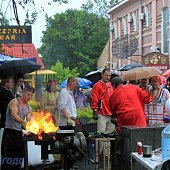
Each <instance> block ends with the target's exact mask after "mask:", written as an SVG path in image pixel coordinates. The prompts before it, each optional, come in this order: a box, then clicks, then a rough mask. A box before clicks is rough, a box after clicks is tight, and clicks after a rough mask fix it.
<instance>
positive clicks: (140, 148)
mask: <svg viewBox="0 0 170 170" xmlns="http://www.w3.org/2000/svg"><path fill="white" fill-rule="evenodd" d="M137 149H138V154H139V155H141V154H142V143H141V142H137Z"/></svg>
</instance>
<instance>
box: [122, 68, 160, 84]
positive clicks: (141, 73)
mask: <svg viewBox="0 0 170 170" xmlns="http://www.w3.org/2000/svg"><path fill="white" fill-rule="evenodd" d="M161 73H162V71H161V70H159V69H158V68H155V67H138V68H134V69H131V70H129V71H126V72H123V74H122V79H123V80H124V81H128V80H139V79H143V78H150V77H153V76H156V75H159V74H161Z"/></svg>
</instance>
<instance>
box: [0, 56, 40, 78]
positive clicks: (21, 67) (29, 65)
mask: <svg viewBox="0 0 170 170" xmlns="http://www.w3.org/2000/svg"><path fill="white" fill-rule="evenodd" d="M40 67H41V65H39V64H38V63H36V62H33V61H30V60H27V59H17V60H15V59H14V60H10V61H6V62H4V63H2V64H0V77H6V75H9V74H10V75H16V74H18V73H21V74H26V73H30V72H33V71H35V70H39V69H40Z"/></svg>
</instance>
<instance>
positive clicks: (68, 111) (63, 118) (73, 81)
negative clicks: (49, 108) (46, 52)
mask: <svg viewBox="0 0 170 170" xmlns="http://www.w3.org/2000/svg"><path fill="white" fill-rule="evenodd" d="M77 88H78V78H77V77H75V76H71V77H69V78H68V80H67V86H66V87H65V88H63V89H62V90H61V91H60V93H59V95H58V98H57V102H58V103H57V107H58V125H59V126H68V123H69V121H70V120H71V122H72V125H73V126H75V124H78V122H77V120H76V117H77V110H76V104H75V100H74V95H73V91H74V90H76V89H77Z"/></svg>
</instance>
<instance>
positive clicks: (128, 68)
mask: <svg viewBox="0 0 170 170" xmlns="http://www.w3.org/2000/svg"><path fill="white" fill-rule="evenodd" d="M137 67H144V65H142V64H140V63H132V64H128V65H125V66H123V67H121V68H120V69H118V71H128V70H131V69H134V68H137Z"/></svg>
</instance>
